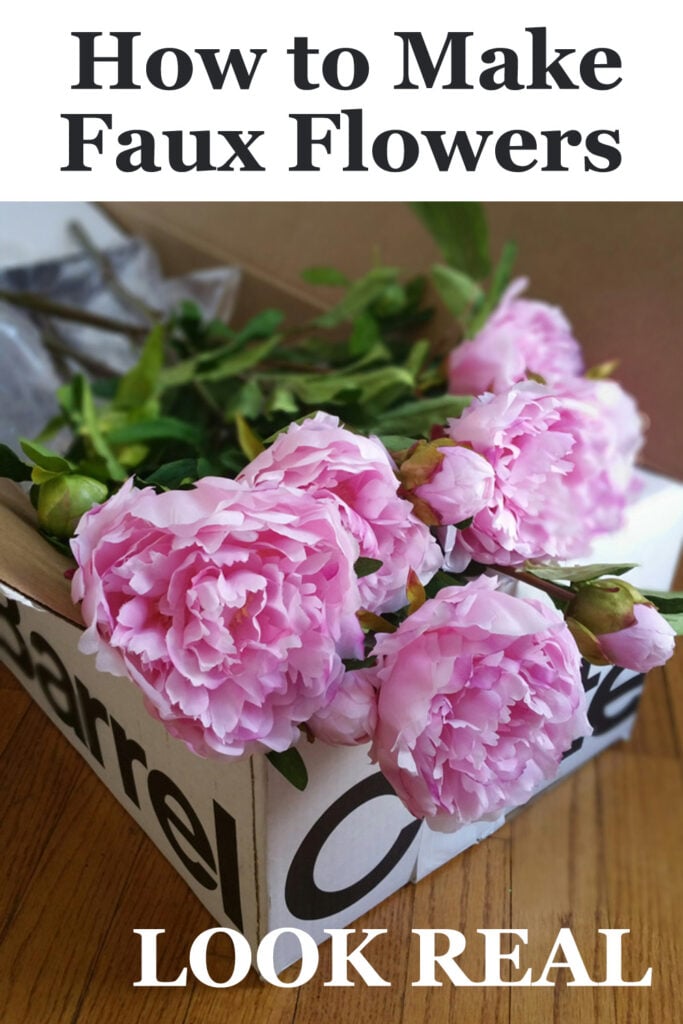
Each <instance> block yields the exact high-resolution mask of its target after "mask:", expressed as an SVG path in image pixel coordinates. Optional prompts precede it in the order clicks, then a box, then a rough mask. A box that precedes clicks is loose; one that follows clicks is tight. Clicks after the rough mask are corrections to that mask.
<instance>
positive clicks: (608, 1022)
mask: <svg viewBox="0 0 683 1024" xmlns="http://www.w3.org/2000/svg"><path fill="white" fill-rule="evenodd" d="M682 751H683V645H682V646H681V648H680V649H679V652H678V655H677V657H676V658H675V659H674V660H673V661H672V662H671V663H670V664H669V666H668V667H667V669H666V671H661V670H660V671H656V672H653V673H652V674H651V675H650V677H649V679H648V682H647V687H646V693H645V696H644V698H643V702H642V705H641V715H640V719H639V724H638V726H637V729H636V733H635V735H634V737H633V739H632V740H631V741H629V742H628V743H627V744H621V745H618V746H617V747H616V748H613V749H611V750H609V751H607V752H606V753H604V754H603V755H601V756H600V757H599V758H597V760H595V761H593V762H591V763H590V764H589V765H588V766H586V767H585V768H583V769H581V770H580V771H579V772H578V773H577V774H576V775H574V776H572V777H570V778H569V779H568V780H566V781H565V782H563V783H561V784H560V785H559V786H557V787H556V788H555V789H553V790H552V791H551V792H549V793H547V794H545V795H543V796H542V797H540V798H539V799H538V800H537V801H536V802H535V803H534V804H533V805H532V806H531V807H529V808H527V809H525V810H524V811H522V812H521V813H520V814H519V815H518V816H517V817H515V818H514V820H512V821H510V822H508V824H507V825H506V826H505V828H504V829H503V830H502V831H501V832H499V833H497V834H496V835H495V836H494V837H492V838H491V839H489V840H487V841H486V842H484V843H482V844H481V845H480V846H478V847H476V848H475V849H473V850H470V851H468V852H466V853H465V854H463V855H462V856H460V857H459V858H457V859H456V860H455V861H453V862H452V863H451V864H449V865H447V866H446V867H444V868H442V869H441V870H440V871H438V872H436V873H435V874H434V875H432V876H431V877H429V878H427V879H426V880H424V881H423V882H421V883H420V884H419V885H417V886H412V885H409V886H407V887H405V888H404V889H403V890H401V891H400V892H399V893H397V894H396V895H395V896H394V897H392V898H391V899H389V900H388V901H386V902H385V903H383V904H382V905H381V906H379V907H377V908H375V909H374V910H373V911H372V912H371V913H369V914H367V915H365V917H364V918H362V919H361V920H360V921H359V922H358V924H357V926H356V927H358V928H360V927H366V928H368V927H371V928H386V929H388V935H386V936H382V937H380V938H379V939H377V940H375V942H374V945H373V947H372V955H371V954H370V951H368V953H369V958H371V960H372V963H373V964H374V966H375V968H376V970H377V971H378V972H379V973H380V974H381V975H382V976H383V977H384V978H386V979H387V980H389V981H390V982H391V987H388V988H374V989H371V988H366V987H364V986H363V985H362V984H361V983H359V985H358V986H356V987H354V988H346V989H344V988H335V989H331V988H325V987H324V986H323V982H324V981H325V980H326V978H329V950H328V949H327V948H326V947H323V949H322V952H321V965H320V971H319V973H318V974H317V975H316V977H315V978H314V980H312V981H311V982H309V983H308V984H306V985H305V986H303V987H301V988H299V989H289V990H283V989H277V988H274V987H273V986H268V985H264V984H262V983H261V982H259V981H258V979H257V978H256V977H254V976H250V977H249V978H248V980H247V981H245V982H243V983H242V984H240V985H239V986H237V987H234V988H231V989H224V990H220V989H210V988H207V987H204V986H202V985H200V984H199V983H197V982H192V983H191V984H189V985H188V987H187V988H167V989H140V988H133V982H134V981H135V980H136V979H137V978H138V976H139V970H140V965H139V943H138V938H137V936H135V935H134V934H133V929H134V928H164V929H166V932H167V934H166V936H165V937H164V941H163V945H162V946H161V950H160V952H161V956H160V968H159V971H160V974H159V976H160V977H171V976H172V977H175V976H176V975H177V973H178V971H179V970H180V968H181V966H183V965H184V964H185V963H186V956H187V950H188V947H189V945H190V942H191V940H192V938H194V936H196V935H197V934H198V933H199V932H200V931H202V930H204V929H205V928H208V927H211V925H212V922H211V920H210V918H209V915H208V913H207V912H206V911H205V910H204V909H203V908H202V907H201V906H200V904H199V903H198V902H197V900H196V899H195V897H194V896H193V895H192V894H191V893H190V892H189V890H188V889H186V887H185V885H184V884H183V883H182V881H181V880H180V878H179V877H178V876H177V875H176V874H175V873H174V872H173V870H172V869H171V868H170V866H169V865H168V864H167V863H166V861H165V860H164V859H163V858H162V856H161V855H160V854H159V853H158V852H157V851H156V849H155V847H154V846H153V845H152V843H151V842H150V841H149V840H148V839H147V838H146V837H145V836H144V835H143V834H142V833H141V832H140V831H139V830H138V829H137V827H136V825H135V824H134V823H133V822H132V821H131V819H130V818H128V816H127V815H126V814H125V812H124V811H123V810H122V809H121V807H120V806H119V805H118V803H117V802H116V801H115V800H114V798H113V797H112V796H110V795H109V793H108V792H107V790H106V789H105V788H104V787H103V786H102V785H101V784H100V783H99V782H98V781H97V779H96V778H95V776H94V775H92V774H91V773H90V771H89V770H88V768H87V767H86V765H85V763H84V762H83V761H82V760H81V759H80V757H79V756H78V755H77V754H76V752H75V751H74V750H73V749H72V748H71V747H70V746H69V744H68V743H67V742H66V740H64V739H63V738H62V737H61V735H60V734H59V733H58V732H57V730H56V729H55V728H54V727H53V726H52V725H51V724H49V722H48V720H47V719H46V718H45V717H44V716H43V714H42V712H41V711H40V710H39V709H38V708H37V707H36V706H35V705H33V704H32V702H31V701H30V700H29V698H28V697H27V696H26V695H25V694H24V692H23V691H22V690H21V689H20V688H19V686H18V684H17V683H16V682H15V681H14V680H13V679H12V677H11V676H10V675H9V674H8V673H7V672H6V671H5V670H4V669H1V668H0V762H1V766H0V772H1V777H2V791H1V794H0V836H1V839H0V844H1V854H0V856H1V857H2V860H1V863H2V871H3V884H2V888H1V890H0V903H1V908H0V935H1V947H0V1021H2V1024H109V1022H111V1024H114V1022H116V1024H137V1022H140V1024H142V1022H143V1021H144V1022H148V1021H152V1022H156V1021H163V1022H164V1024H224V1022H226V1021H230V1022H231V1024H241V1022H245V1024H246V1022H251V1021H253V1022H254V1024H256V1022H258V1024H275V1022H277V1024H285V1022H287V1024H290V1022H296V1024H320V1022H321V1021H326V1020H329V1021H347V1020H349V1021H350V1020H352V1021H353V1022H354V1024H363V1022H384V1021H391V1022H394V1021H395V1022H404V1024H411V1022H413V1021H415V1022H418V1021H423V1020H428V1021H429V1022H430V1024H440V1022H446V1021H451V1022H464V1024H472V1022H479V1021H481V1022H487V1024H488V1022H489V1021H495V1022H496V1024H507V1022H511V1024H512V1022H514V1024H551V1022H561V1024H572V1022H577V1024H591V1022H596V1024H648V1022H652V1024H676V1022H679V1021H683V984H682V980H681V975H682V969H681V965H682V963H683V941H682V931H683V919H682V915H683V870H682V863H683V861H682V854H683V771H682V764H681V752H682ZM567 925H568V926H570V927H571V929H572V931H573V934H574V936H575V938H576V940H577V942H578V944H579V947H580V950H581V952H582V954H583V957H584V960H585V962H586V965H587V968H588V970H589V973H591V974H594V976H595V977H597V978H599V977H601V976H604V947H603V939H602V937H601V936H599V935H598V932H597V929H599V928H628V929H630V930H631V934H630V936H627V937H626V939H625V940H624V950H625V956H624V977H625V978H626V979H636V978H640V977H641V976H642V974H643V973H644V971H645V968H646V967H649V966H652V968H653V982H652V987H651V988H621V989H614V988H568V987H566V985H565V984H564V983H559V984H558V985H557V987H554V988H546V989H542V988H532V989H528V988H522V989H519V988H518V989H514V988H512V989H510V988H478V989H477V988H469V989H467V988H455V987H453V986H451V985H449V984H446V985H444V986H443V987H442V988H414V987H412V985H411V982H412V981H414V980H415V979H416V978H417V976H418V965H417V947H416V944H415V940H414V939H413V940H411V929H412V928H420V927H422V928H425V927H427V928H429V927H432V928H454V929H458V930H460V931H462V932H463V933H465V934H466V935H467V936H468V938H469V939H470V943H469V947H468V951H467V954H466V956H465V958H464V959H463V960H462V966H463V967H464V969H465V970H467V966H468V964H469V965H470V968H471V974H472V976H473V977H481V975H482V973H483V971H482V967H481V942H482V940H481V938H480V937H479V936H478V935H477V933H476V930H477V928H485V927H490V928H505V927H513V928H527V929H528V930H529V946H528V949H527V950H526V951H523V956H522V960H523V964H522V966H530V967H532V968H534V974H535V975H538V974H539V973H540V970H541V969H542V966H543V964H544V963H545V960H546V957H547V954H548V952H549V951H550V948H551V945H552V942H553V940H554V938H555V936H556V934H557V932H558V929H559V928H560V927H561V926H567ZM470 953H471V954H472V955H470ZM210 968H211V970H212V971H213V974H214V976H215V977H216V978H221V977H223V978H226V977H228V976H229V974H230V962H229V961H228V959H227V952H226V951H222V950H220V949H217V950H216V951H215V953H214V954H213V955H212V958H211V960H210ZM292 971H294V975H296V970H295V969H292ZM164 972H165V973H164ZM171 972H173V974H172V975H171ZM559 973H560V974H562V973H566V972H559ZM351 974H353V971H351ZM285 977H287V975H285Z"/></svg>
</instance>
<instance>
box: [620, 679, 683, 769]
mask: <svg viewBox="0 0 683 1024" xmlns="http://www.w3.org/2000/svg"><path fill="white" fill-rule="evenodd" d="M667 671H668V666H667V667H665V668H655V669H652V671H651V672H648V674H647V677H646V679H645V690H644V692H643V696H642V698H641V701H640V706H639V708H638V717H637V719H636V724H635V727H634V729H633V734H632V735H631V738H630V739H629V740H628V742H627V743H626V744H625V745H624V746H623V749H624V750H628V752H629V753H630V754H654V755H655V756H658V757H659V756H662V755H672V756H675V755H676V754H677V752H678V750H679V749H680V747H679V742H678V737H677V735H676V725H675V722H674V719H673V717H672V714H671V707H670V700H669V686H668V681H667V675H666V673H667ZM682 682H683V680H682ZM681 710H682V712H683V701H682V702H681Z"/></svg>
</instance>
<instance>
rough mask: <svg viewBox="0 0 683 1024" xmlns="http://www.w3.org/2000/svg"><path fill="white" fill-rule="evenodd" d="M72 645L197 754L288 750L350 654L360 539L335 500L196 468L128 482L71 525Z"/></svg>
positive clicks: (358, 652)
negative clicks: (171, 479)
mask: <svg viewBox="0 0 683 1024" xmlns="http://www.w3.org/2000/svg"><path fill="white" fill-rule="evenodd" d="M72 548H73V552H74V555H75V557H76V561H77V562H78V565H79V568H78V570H77V572H76V574H75V576H74V580H73V585H72V586H73V589H72V595H73V599H74V600H75V601H82V613H83V619H84V622H85V624H86V626H87V629H86V631H85V633H84V635H83V638H82V642H81V649H82V650H83V651H85V652H86V653H93V652H96V653H97V655H98V660H97V664H98V667H99V668H101V669H104V670H106V671H109V672H114V673H115V674H118V675H122V674H128V675H130V677H131V678H132V679H133V680H134V681H135V682H136V683H137V685H138V686H139V687H140V689H141V690H142V692H143V693H144V695H145V698H146V700H147V703H148V706H149V707H150V710H152V712H153V713H154V714H155V715H156V716H157V717H158V718H160V719H161V720H162V721H163V722H164V724H165V726H166V728H167V729H168V731H169V732H170V733H171V734H172V735H173V736H176V737H178V738H179V739H181V740H183V741H184V742H185V743H186V744H187V746H188V747H190V749H192V750H194V751H195V752H196V753H198V754H202V755H222V756H225V757H229V758H235V757H239V756H241V755H243V754H250V753H253V752H254V751H257V750H264V749H265V750H277V751H282V750H285V749H287V748H288V747H289V746H291V744H293V743H294V742H296V740H297V739H298V738H299V735H300V730H299V728H298V727H299V724H300V723H302V722H305V721H306V720H307V719H308V718H310V716H311V715H312V714H314V713H315V712H316V711H319V710H320V709H321V708H323V707H324V706H325V705H326V704H327V703H328V702H329V701H330V700H331V699H332V697H333V696H334V693H335V691H336V689H337V688H338V687H339V685H340V684H341V682H342V679H343V676H344V665H343V662H342V658H343V657H362V649H363V638H362V631H361V629H360V626H359V624H358V622H357V619H356V615H355V613H356V611H357V610H358V608H359V605H360V597H359V593H358V585H357V581H356V576H355V573H354V568H353V566H354V562H355V560H356V558H357V557H358V546H357V544H356V543H355V541H354V540H353V539H352V538H351V536H350V535H349V534H348V532H347V530H346V529H345V528H344V526H343V525H342V522H341V519H340V516H339V513H338V511H337V507H336V505H335V504H334V503H333V502H331V501H323V500H315V499H314V498H312V497H311V495H309V494H305V493H303V492H301V491H296V490H291V489H288V488H286V487H281V488H279V489H277V490H261V491H255V490H253V489H251V488H249V487H248V486H246V485H244V484H239V483H236V482H235V481H232V480H222V479H214V478H209V477H207V478H205V479H203V480H200V481H199V482H198V483H197V484H196V486H195V488H194V490H189V491H169V492H166V493H164V494H156V493H155V492H154V491H153V490H152V489H151V488H146V489H145V490H143V491H138V490H134V489H133V487H132V484H131V482H130V481H129V482H128V483H127V484H125V485H124V486H123V487H122V488H121V490H120V491H119V492H118V493H117V494H116V495H114V497H112V498H110V499H109V501H107V502H105V503H104V504H103V505H101V506H99V507H97V508H95V509H93V510H92V511H90V512H89V513H87V514H86V515H85V516H84V517H83V519H82V520H81V522H80V525H79V529H78V534H77V536H76V538H75V539H74V540H73V542H72Z"/></svg>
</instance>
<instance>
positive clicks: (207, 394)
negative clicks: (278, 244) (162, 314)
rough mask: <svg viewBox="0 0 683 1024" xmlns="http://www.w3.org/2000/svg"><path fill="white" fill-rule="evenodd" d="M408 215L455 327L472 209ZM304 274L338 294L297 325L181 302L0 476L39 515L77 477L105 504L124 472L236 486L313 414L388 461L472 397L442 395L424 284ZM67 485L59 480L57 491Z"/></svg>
mask: <svg viewBox="0 0 683 1024" xmlns="http://www.w3.org/2000/svg"><path fill="white" fill-rule="evenodd" d="M416 206H417V208H418V212H419V214H420V216H421V217H422V219H423V220H424V222H425V223H426V224H427V225H428V226H429V227H430V230H432V231H433V233H434V235H435V237H436V238H437V241H438V242H439V244H440V245H441V247H442V249H443V252H444V258H445V261H446V262H445V263H444V264H439V266H438V267H437V268H435V270H434V274H433V284H434V285H435V286H436V291H437V292H438V293H439V294H440V296H441V298H442V300H443V301H444V302H445V304H446V306H447V307H448V308H449V309H450V311H451V313H452V314H453V315H454V316H459V317H460V318H461V319H464V318H466V317H467V316H470V315H471V314H472V313H473V311H476V310H477V309H480V308H481V307H482V306H483V304H484V303H485V302H486V295H485V292H484V288H483V285H482V284H481V281H482V278H483V277H484V276H485V274H486V273H487V271H488V257H487V255H486V253H485V249H486V246H487V244H488V243H487V234H486V227H485V222H484V219H483V212H482V208H481V207H480V206H479V205H478V204H476V203H451V204H449V203H446V204H442V203H428V204H424V203H423V204H416ZM456 236H457V237H456ZM302 276H303V278H304V280H305V281H307V282H308V283H310V284H316V285H321V286H323V287H327V288H336V289H339V298H338V301H337V302H336V304H335V305H334V306H333V307H332V308H331V309H329V310H327V311H326V312H324V313H322V314H320V315H319V316H317V317H313V318H312V319H311V320H310V321H309V322H306V323H301V324H295V325H292V324H287V323H286V322H285V317H284V314H283V312H282V311H281V310H278V309H272V308H267V309H263V310H261V311H259V312H258V313H257V314H256V315H255V316H253V317H252V318H251V319H250V320H249V321H248V322H247V323H245V324H242V325H239V326H238V327H237V328H235V327H233V326H231V325H228V324H225V323H222V322H221V321H219V320H216V319H207V318H205V317H204V316H203V314H202V312H201V309H200V308H199V306H198V305H197V304H196V303H195V302H192V301H186V302H182V303H180V305H179V306H178V308H177V309H176V310H175V311H174V313H173V314H172V315H171V316H169V317H168V318H167V319H166V320H165V321H163V322H158V323H156V324H155V326H154V327H153V328H152V329H151V330H150V332H149V334H148V336H147V338H146V339H145V341H144V343H143V345H142V346H141V349H140V353H139V358H138V361H137V363H136V364H135V365H134V366H133V367H132V368H131V369H130V370H129V371H128V372H126V373H125V374H123V375H121V376H119V377H113V378H111V379H102V380H95V381H92V382H90V381H88V380H87V379H86V378H85V377H84V376H82V375H77V376H75V377H74V378H73V379H72V380H71V381H69V383H68V384H66V385H65V386H63V387H62V388H60V389H59V391H58V394H57V398H58V401H59V405H60V411H59V414H58V415H57V416H56V417H54V418H53V419H52V421H51V422H50V423H49V424H47V426H46V427H45V429H44V431H43V432H42V434H41V435H40V437H39V438H38V439H36V440H35V441H26V442H24V452H25V455H26V457H27V460H28V461H30V463H31V465H27V464H26V463H24V462H22V460H21V459H19V458H17V457H16V456H14V455H12V453H9V449H4V448H3V449H0V473H2V474H3V475H5V476H9V477H11V478H12V479H17V480H20V481H27V480H29V479H30V480H31V481H32V483H33V485H34V487H33V492H32V495H33V496H32V500H34V502H35V503H36V504H38V503H39V502H40V492H41V488H46V489H45V491H44V494H43V506H44V507H45V505H46V502H47V495H48V494H49V493H51V492H53V493H54V494H56V493H57V487H56V486H55V485H53V486H51V488H50V490H48V489H47V487H46V485H47V484H48V482H50V481H53V480H55V479H60V478H62V477H73V476H74V475H75V476H78V477H83V478H87V479H88V480H91V481H94V483H93V485H92V490H93V493H95V492H97V493H101V487H106V488H107V490H108V492H109V493H111V492H113V491H115V490H116V489H117V488H118V487H119V486H120V484H121V482H122V481H123V480H125V479H126V478H127V477H129V476H131V475H133V476H134V477H135V480H136V482H137V483H139V484H140V485H142V486H145V485H149V486H152V487H156V488H158V489H166V488H183V487H191V486H192V485H193V483H194V482H195V481H196V480H198V479H200V478H201V477H202V476H206V475H210V474H214V475H224V476H225V475H227V476H235V475H237V474H238V473H239V472H240V470H241V469H243V467H244V466H245V465H246V464H247V462H248V461H249V460H250V459H253V458H254V457H255V456H256V455H257V454H258V452H259V451H261V450H262V448H263V446H264V445H268V444H270V443H272V441H273V439H274V438H275V437H277V435H278V434H279V433H280V432H282V431H283V430H286V429H287V428H288V426H289V425H290V424H291V423H292V422H296V421H299V422H301V421H303V420H305V419H307V418H308V417H309V416H312V415H314V414H315V413H316V412H317V411H318V410H321V409H322V410H326V411H328V412H330V413H333V414H335V415H337V416H339V418H340V420H341V421H342V422H343V423H344V424H345V425H346V426H347V427H348V428H349V429H350V430H355V431H358V432H361V433H364V434H368V433H374V434H379V435H380V436H382V437H383V438H384V439H385V441H386V443H387V444H388V446H389V447H390V448H392V449H393V450H400V449H405V448H409V447H411V446H412V445H413V444H414V443H415V441H416V440H417V439H419V438H421V437H422V438H424V437H429V436H431V433H432V430H433V429H434V428H435V427H439V426H442V425H443V424H444V422H445V420H446V419H447V418H448V417H455V416H458V415H460V413H461V412H462V410H463V409H464V408H465V406H466V405H467V404H468V402H469V400H470V399H469V398H468V397H467V396H454V395H446V394H444V393H443V392H444V375H443V356H444V353H443V351H442V350H441V349H440V346H439V339H436V340H435V339H434V338H433V336H432V335H431V331H430V320H431V317H432V314H433V309H432V306H431V304H430V301H431V300H430V298H429V288H428V281H427V278H426V277H425V276H422V275H421V276H416V277H412V278H410V277H406V275H404V274H403V273H402V272H401V270H400V269H399V268H398V267H394V266H385V265H383V264H381V263H379V262H376V263H375V265H374V266H372V267H371V268H370V269H369V270H368V271H367V273H364V274H362V275H361V276H360V277H358V278H357V279H355V280H352V279H351V278H350V277H349V276H348V275H347V274H346V273H344V271H343V269H336V268H334V267H320V266H318V267H311V268H309V269H308V270H306V271H304V273H303V275H302ZM494 277H495V275H494ZM494 284H495V281H494ZM58 432H64V433H66V432H68V433H70V437H71V440H70V443H69V445H68V448H67V450H66V452H65V453H64V454H63V455H62V454H57V453H55V452H52V451H50V450H49V448H48V447H46V446H45V445H46V443H47V442H49V440H50V439H52V438H53V437H54V436H55V435H56V434H57V433H58ZM262 438H263V439H265V440H263V441H262V440H261V439H262ZM8 453H9V454H8ZM65 487H66V484H65V483H64V481H62V483H61V484H60V488H61V489H60V491H59V493H60V494H61V493H62V491H63V490H64V488H65ZM69 487H71V488H73V482H72V483H71V484H69ZM98 488H100V490H99V491H98ZM371 563H372V560H370V562H368V561H367V560H361V562H360V563H359V571H360V572H368V573H369V572H373V571H376V570H377V566H376V565H375V566H374V567H372V565H371ZM373 564H374V563H373Z"/></svg>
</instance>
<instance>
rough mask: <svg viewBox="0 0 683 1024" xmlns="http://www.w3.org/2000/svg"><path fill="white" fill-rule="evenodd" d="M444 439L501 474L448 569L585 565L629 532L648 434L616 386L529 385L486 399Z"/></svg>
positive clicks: (452, 423)
mask: <svg viewBox="0 0 683 1024" xmlns="http://www.w3.org/2000/svg"><path fill="white" fill-rule="evenodd" d="M447 435H448V436H449V437H451V438H452V439H453V440H454V441H458V442H460V443H469V444H471V446H472V448H473V449H474V451H476V452H479V454H481V455H483V456H484V457H485V458H486V459H487V460H488V461H489V462H490V463H491V465H492V466H493V470H494V474H495V485H494V493H493V498H492V500H491V502H490V503H489V505H488V506H487V507H486V508H485V509H483V510H482V511H481V512H479V513H477V515H475V517H474V522H473V523H472V525H471V526H470V527H469V528H467V529H465V530H461V531H458V533H457V536H456V537H455V542H454V547H453V549H452V551H451V553H450V554H449V556H448V565H449V566H450V567H451V568H452V569H455V570H458V569H462V568H463V567H464V565H466V564H467V562H468V561H469V559H470V558H474V559H476V560H477V561H480V562H483V563H486V564H495V563H498V564H499V565H515V564H518V563H521V562H523V561H524V560H525V559H547V558H555V559H559V560H560V561H562V560H564V559H568V558H575V557H581V556H582V555H585V554H586V551H587V550H588V548H589V546H590V543H591V541H592V539H593V538H594V537H596V536H598V535H599V534H601V533H606V532H610V531H612V530H616V529H618V528H619V527H620V526H621V525H622V524H623V521H624V510H625V507H626V504H627V502H628V500H629V498H630V497H631V495H632V493H633V467H634V463H635V458H636V455H637V454H638V451H639V449H640V446H641V444H642V433H641V422H640V417H639V414H638V409H637V407H636V404H635V402H634V401H633V399H632V398H631V397H630V396H629V395H627V394H626V393H625V392H624V391H623V390H622V388H621V387H620V386H619V385H618V384H617V383H615V382H614V381H609V380H585V379H582V378H578V377H577V378H575V379H573V380H567V381H565V382H564V383H563V384H562V385H561V386H560V385H555V386H553V387H550V386H546V385H542V384H536V383H535V382H533V381H525V382H523V383H522V384H518V385H516V386H515V387H513V388H511V389H510V390H509V391H507V392H504V393H502V394H500V395H492V394H486V395H481V396H480V397H479V398H477V399H475V400H474V401H473V402H472V404H471V405H470V406H468V408H467V409H465V411H464V412H463V414H462V416H461V417H460V419H457V420H449V425H448V429H447Z"/></svg>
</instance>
